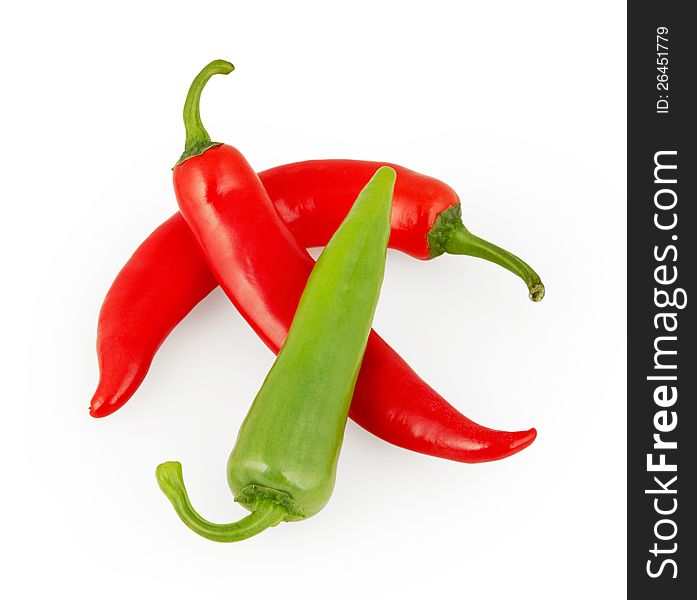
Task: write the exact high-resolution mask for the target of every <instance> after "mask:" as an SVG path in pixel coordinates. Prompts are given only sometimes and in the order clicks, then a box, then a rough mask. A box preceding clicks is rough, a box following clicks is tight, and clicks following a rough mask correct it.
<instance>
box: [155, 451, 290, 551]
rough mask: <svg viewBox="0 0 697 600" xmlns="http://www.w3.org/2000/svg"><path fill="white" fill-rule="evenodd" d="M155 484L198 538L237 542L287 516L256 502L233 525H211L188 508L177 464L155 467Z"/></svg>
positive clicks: (271, 505) (275, 506) (273, 504)
mask: <svg viewBox="0 0 697 600" xmlns="http://www.w3.org/2000/svg"><path fill="white" fill-rule="evenodd" d="M156 474H157V483H158V484H159V485H160V489H161V490H162V491H163V492H164V494H165V496H167V498H169V501H170V502H171V503H172V506H174V510H175V511H176V512H177V514H178V515H179V518H180V519H181V520H182V521H183V522H184V524H185V525H186V526H187V527H188V528H189V529H191V530H192V531H195V532H196V533H198V534H199V535H201V536H203V537H205V538H208V539H209V540H213V541H214V542H239V541H241V540H245V539H247V538H250V537H252V536H253V535H256V534H258V533H261V532H262V531H264V529H268V528H269V527H275V526H276V525H278V524H279V523H280V522H281V521H283V520H284V517H285V516H286V515H287V512H286V510H285V509H284V508H283V507H282V506H281V505H280V504H278V503H276V502H271V501H267V502H259V504H258V505H257V507H256V508H255V510H254V511H253V512H252V513H251V514H249V515H247V516H246V517H244V518H243V519H240V520H239V521H237V522H236V523H227V524H224V525H221V524H218V523H211V522H210V521H207V520H206V519H204V518H203V517H202V516H201V515H200V514H198V512H196V510H195V509H194V508H193V506H191V502H190V500H189V495H188V494H187V492H186V487H185V486H184V478H183V476H182V466H181V463H178V462H166V463H162V464H161V465H159V466H158V467H157V472H156Z"/></svg>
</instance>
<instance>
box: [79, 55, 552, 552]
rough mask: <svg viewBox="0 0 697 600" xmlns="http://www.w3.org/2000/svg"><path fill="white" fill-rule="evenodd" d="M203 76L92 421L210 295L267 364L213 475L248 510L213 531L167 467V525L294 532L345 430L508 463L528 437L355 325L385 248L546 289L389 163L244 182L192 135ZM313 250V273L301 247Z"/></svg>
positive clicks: (197, 126)
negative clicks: (248, 332) (355, 428)
mask: <svg viewBox="0 0 697 600" xmlns="http://www.w3.org/2000/svg"><path fill="white" fill-rule="evenodd" d="M232 70H233V66H232V65H231V64H230V63H228V62H226V61H222V60H217V61H213V62H211V63H210V64H208V65H207V66H206V67H205V68H204V69H203V70H202V71H201V72H200V73H199V75H198V76H197V77H196V78H195V79H194V81H193V83H192V85H191V88H190V89H189V93H188V96H187V99H186V103H185V106H184V124H185V127H186V144H185V150H184V153H183V154H182V156H181V158H180V159H179V161H178V162H177V164H176V165H175V167H174V189H175V193H176V196H177V201H178V204H179V210H180V212H179V213H177V214H175V215H174V216H172V217H171V218H170V219H168V220H167V221H166V222H165V223H163V224H162V225H161V226H160V227H158V228H157V229H156V230H155V231H154V232H153V233H152V234H151V235H150V236H149V237H148V238H147V239H146V240H145V241H144V242H143V244H142V245H141V246H140V247H139V248H138V249H137V250H136V251H135V253H134V254H133V256H132V257H131V258H130V259H129V261H128V262H127V263H126V265H125V266H124V267H123V269H122V270H121V272H120V273H119V274H118V276H117V277H116V279H115V281H114V283H113V284H112V286H111V288H110V290H109V292H108V293H107V296H106V298H105V300H104V304H103V306H102V309H101V312H100V315H99V326H98V334H97V354H98V358H99V369H100V380H99V385H98V387H97V390H96V392H95V394H94V396H93V398H92V402H91V407H90V414H91V415H92V416H94V417H104V416H107V415H109V414H111V413H113V412H114V411H116V410H118V409H119V408H120V407H122V406H123V405H124V404H125V403H126V402H127V401H128V400H129V398H130V397H131V396H132V395H133V394H134V393H135V391H136V390H137V389H138V386H139V385H140V384H141V382H142V381H143V379H144V378H145V375H146V374H147V372H148V369H149V368H150V365H151V363H152V360H153V357H154V355H155V353H156V352H157V350H158V348H159V347H160V345H161V344H162V343H163V342H164V340H165V338H166V337H167V336H168V335H169V333H170V332H171V331H172V329H173V328H174V327H175V326H176V325H177V324H178V323H179V322H180V321H181V320H182V319H183V318H184V317H185V316H186V315H187V314H188V313H189V312H190V311H191V310H192V309H193V307H194V306H195V305H196V304H197V303H198V302H200V301H201V300H202V299H203V298H204V297H205V296H206V295H207V294H208V293H210V292H211V291H212V290H213V289H214V288H215V287H216V285H220V286H221V287H222V289H223V291H224V292H225V294H226V295H227V296H228V298H229V299H230V301H231V302H232V303H233V304H234V306H235V307H236V308H237V310H238V311H239V312H240V313H241V314H242V316H243V317H244V318H245V319H246V320H247V322H248V323H249V324H250V326H251V327H252V328H253V329H254V331H255V332H256V333H257V335H259V337H260V338H261V339H262V340H263V341H264V342H265V343H266V345H267V346H268V347H269V348H270V349H271V350H272V351H274V352H275V353H277V354H278V356H277V358H276V361H275V363H274V365H273V367H272V368H271V371H270V372H269V374H268V376H267V378H266V380H265V381H264V384H263V386H262V388H261V390H260V391H259V393H258V395H257V397H256V399H255V400H254V403H253V405H252V407H251V409H250V411H249V413H248V415H247V418H246V419H245V421H244V423H243V425H242V428H241V430H240V433H239V436H238V439H237V443H236V445H235V448H234V450H233V452H232V454H231V456H230V460H229V463H228V481H229V484H230V487H231V489H232V490H233V492H234V493H235V500H236V501H238V502H240V503H241V504H242V505H243V506H245V507H246V508H248V509H249V510H250V511H251V514H250V515H249V516H247V517H245V518H244V519H242V520H241V521H239V522H237V523H233V524H229V525H216V524H213V523H210V522H208V521H206V520H204V519H203V518H202V517H200V516H199V515H198V513H196V511H195V510H194V509H193V508H192V507H191V504H190V503H189V500H188V497H187V494H186V490H185V488H184V484H183V480H182V474H181V465H180V464H179V463H175V462H168V463H164V464H162V465H160V466H159V467H158V469H157V479H158V482H159V484H160V487H161V489H162V490H163V491H164V493H165V494H166V495H167V496H168V497H169V499H170V500H171V502H172V504H173V505H174V507H175V510H176V511H177V513H178V514H179V516H180V518H181V519H182V520H183V521H184V522H185V523H186V524H187V525H188V526H189V527H190V528H191V529H193V530H194V531H196V532H197V533H199V534H200V535H203V536H204V537H207V538H209V539H212V540H216V541H225V542H229V541H237V540H241V539H245V538H247V537H249V536H251V535H254V534H256V533H258V532H260V531H262V530H263V529H266V528H267V527H271V526H274V525H276V524H278V523H280V522H281V521H284V520H285V521H292V520H299V519H304V518H307V517H309V516H312V515H313V514H315V513H316V512H317V511H319V510H320V509H321V508H322V506H324V504H326V502H327V501H328V499H329V496H330V495H331V490H332V488H333V482H334V477H335V472H336V464H337V460H338V456H339V450H340V447H341V442H342V439H343V432H344V428H345V424H346V419H347V417H348V416H350V417H351V418H352V419H353V420H354V421H356V422H357V423H358V424H360V425H361V426H363V427H364V428H365V429H367V430H368V431H370V432H371V433H373V434H375V435H377V436H378V437H380V438H382V439H384V440H386V441H388V442H391V443H393V444H396V445H398V446H401V447H403V448H407V449H410V450H414V451H416V452H421V453H424V454H430V455H433V456H438V457H441V458H448V459H451V460H456V461H461V462H470V463H474V462H483V461H490V460H497V459H501V458H505V457H507V456H510V455H512V454H515V453H516V452H519V451H520V450H522V449H523V448H525V447H527V446H529V445H530V444H531V443H532V442H533V440H534V439H535V436H536V432H535V430H534V429H530V430H528V431H517V432H508V431H498V430H494V429H489V428H486V427H483V426H481V425H479V424H477V423H475V422H473V421H471V420H470V419H468V418H467V417H465V416H464V415H462V414H460V413H459V412H458V411H457V410H456V409H455V408H453V407H452V406H451V405H450V404H449V403H448V402H447V401H446V400H445V399H444V398H442V397H441V396H440V395H439V394H438V393H437V392H435V391H434V390H433V389H432V388H431V387H430V386H429V385H428V384H426V383H425V382H424V381H423V380H422V379H421V378H420V377H419V376H418V375H417V374H416V373H415V372H414V371H413V370H412V369H411V368H410V367H409V366H408V365H407V364H406V362H405V361H404V360H403V359H402V358H401V357H400V356H399V355H398V354H397V353H396V352H395V351H394V350H393V349H392V348H391V347H390V346H389V345H388V344H387V343H386V342H385V341H384V340H383V339H382V338H380V337H379V336H378V335H377V334H376V333H375V332H374V331H372V330H371V329H370V326H371V323H372V319H373V315H374V312H375V307H376V305H377V300H378V296H379V291H380V286H381V283H382V278H383V273H384V268H385V255H386V248H387V247H388V246H389V247H390V248H394V249H398V250H401V251H403V252H405V253H407V254H409V255H411V256H413V257H415V258H419V259H423V260H427V259H431V258H434V257H436V256H439V255H441V254H443V253H446V252H447V253H450V254H463V255H469V256H476V257H480V258H484V259H486V260H489V261H491V262H494V263H496V264H499V265H501V266H503V267H504V268H506V269H508V270H509V271H511V272H512V273H514V274H516V275H518V276H519V277H520V278H521V279H522V280H523V281H524V282H525V284H526V285H527V288H528V292H529V297H530V299H531V300H533V301H535V302H537V301H539V300H541V299H542V297H543V296H544V286H543V285H542V282H541V281H540V278H539V277H538V275H537V274H536V273H535V271H534V270H533V269H532V268H531V267H530V266H529V265H527V264H526V263H525V262H523V261H522V260H520V259H519V258H518V257H516V256H514V255H513V254H511V253H510V252H507V251H506V250H504V249H502V248H499V247H498V246H495V245H494V244H492V243H490V242H487V241H486V240H483V239H482V238H479V237H477V236H475V235H473V234H472V233H470V232H469V231H468V230H467V229H466V228H465V227H464V225H463V224H462V221H461V207H460V201H459V199H458V197H457V195H456V193H455V192H454V191H453V190H452V188H450V187H449V186H447V185H446V184H444V183H442V182H440V181H438V180H437V179H433V178H431V177H427V176H425V175H421V174H419V173H415V172H414V171H411V170H409V169H406V168H404V167H400V166H398V165H394V164H391V163H373V162H367V161H352V160H321V161H307V162H302V163H294V164H289V165H284V166H280V167H276V168H274V169H270V170H268V171H264V172H262V173H259V174H257V173H256V172H255V171H254V170H253V169H252V167H251V166H250V165H249V163H247V161H246V160H245V158H244V157H243V156H242V154H241V153H240V152H239V151H238V150H236V149H235V148H233V147H231V146H228V145H224V144H220V143H217V142H212V141H211V138H210V136H209V135H208V133H207V132H206V130H205V128H204V127H203V124H202V122H201V118H200V113H199V102H200V97H201V92H202V90H203V88H204V86H205V84H206V83H207V81H208V80H209V79H210V78H211V77H212V76H213V75H214V74H228V73H230V72H231V71H232ZM323 245H326V247H325V249H324V251H323V252H322V255H321V256H320V258H319V260H318V261H317V264H315V263H314V261H313V259H312V258H311V257H310V255H309V254H308V253H307V251H306V248H308V247H313V246H323Z"/></svg>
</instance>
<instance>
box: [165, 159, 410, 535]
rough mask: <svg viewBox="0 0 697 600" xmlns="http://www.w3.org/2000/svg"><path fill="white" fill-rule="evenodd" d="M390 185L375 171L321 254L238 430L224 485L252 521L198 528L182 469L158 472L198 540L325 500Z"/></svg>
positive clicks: (378, 262) (381, 265)
mask: <svg viewBox="0 0 697 600" xmlns="http://www.w3.org/2000/svg"><path fill="white" fill-rule="evenodd" d="M395 178H396V174H395V171H394V170H393V169H391V168H390V167H381V168H380V169H378V171H377V172H376V173H375V175H374V176H373V178H372V179H371V180H370V181H369V182H368V184H367V185H366V186H365V188H364V189H363V190H362V191H361V193H360V195H359V196H358V198H357V200H356V202H355V204H354V206H353V208H352V209H351V211H350V212H349V214H348V215H347V217H346V219H345V220H344V222H343V223H342V224H341V226H340V227H339V229H338V230H337V231H336V233H335V234H334V236H333V237H332V239H331V240H330V241H329V243H328V244H327V246H326V248H325V250H324V252H322V255H321V256H320V258H319V260H318V261H317V264H316V266H315V267H314V269H313V271H312V274H311V276H310V278H309V280H308V282H307V286H306V288H305V291H304V292H303V295H302V298H301V300H300V303H299V305H298V308H297V311H296V314H295V317H294V319H293V323H292V325H291V328H290V331H289V333H288V337H287V339H286V342H285V344H284V346H283V348H282V349H281V351H280V353H279V354H278V357H277V358H276V361H275V362H274V364H273V367H272V368H271V370H270V371H269V374H268V375H267V377H266V380H265V381H264V384H263V385H262V387H261V389H260V391H259V393H258V394H257V396H256V398H255V400H254V403H253V404H252V407H251V408H250V410H249V413H248V414H247V417H246V419H245V421H244V423H243V424H242V427H241V429H240V432H239V435H238V438H237V442H236V444H235V447H234V449H233V451H232V453H231V454H230V458H229V460H228V483H229V485H230V489H231V490H232V491H233V493H234V494H235V500H236V501H237V502H239V503H240V504H242V505H243V506H245V507H246V508H247V509H249V510H250V511H252V514H251V515H249V516H248V517H246V518H245V519H243V520H242V521H240V522H238V523H232V524H229V525H216V524H213V523H210V522H208V521H205V520H204V519H202V518H201V517H200V516H199V515H198V513H196V512H195V511H194V509H193V508H192V507H191V504H190V503H189V500H188V497H187V496H186V490H185V488H184V484H183V480H182V475H181V465H179V463H164V464H163V465H160V466H159V467H158V472H157V475H158V482H159V483H160V487H161V488H162V490H163V491H164V492H165V494H167V496H168V497H169V498H170V500H171V501H172V504H173V505H174V507H175V509H176V510H177V512H178V514H179V516H180V517H181V518H182V520H183V521H184V522H185V523H186V524H187V525H188V526H189V527H191V528H192V529H193V530H194V531H196V532H197V533H200V534H201V535H204V536H205V537H208V538H210V539H214V540H216V541H237V540H239V539H244V538H245V537H249V536H250V535H254V534H255V533H258V532H259V531H261V530H262V529H265V528H266V527H269V526H273V525H276V524H277V523H278V522H280V521H282V520H286V521H293V520H300V519H305V518H308V517H311V516H312V515H314V514H316V513H317V512H318V511H319V510H320V509H321V508H322V507H323V506H324V505H325V504H326V503H327V501H328V500H329V497H330V496H331V493H332V490H333V488H334V480H335V477H336V468H337V462H338V459H339V452H340V449H341V444H342V441H343V437H344V429H345V426H346V419H347V417H348V410H349V406H350V403H351V397H352V395H353V389H354V386H355V383H356V378H357V376H358V371H359V369H360V366H361V361H362V358H363V353H364V351H365V347H366V343H367V340H368V334H369V332H370V327H371V324H372V320H373V316H374V314H375V308H376V306H377V301H378V297H379V294H380V287H381V285H382V279H383V275H384V270H385V255H386V249H387V242H388V239H389V235H390V213H391V203H392V202H391V201H392V192H393V188H394V183H395ZM238 526H240V527H238Z"/></svg>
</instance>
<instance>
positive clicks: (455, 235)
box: [428, 204, 545, 302]
mask: <svg viewBox="0 0 697 600" xmlns="http://www.w3.org/2000/svg"><path fill="white" fill-rule="evenodd" d="M428 244H429V248H430V249H431V256H438V255H439V254H443V253H444V252H447V253H448V254H462V255H466V256H475V257H477V258H483V259H485V260H488V261H490V262H493V263H496V264H497V265H500V266H502V267H503V268H504V269H508V270H509V271H510V272H511V273H513V274H514V275H517V276H518V277H520V278H521V279H522V280H523V281H524V282H525V285H527V286H528V295H529V297H530V300H532V301H533V302H539V301H540V300H542V298H544V295H545V286H544V285H543V284H542V281H541V280H540V276H539V275H538V274H537V273H535V271H534V269H533V268H532V267H531V266H530V265H529V264H528V263H526V262H525V261H523V260H521V259H520V258H518V257H517V256H516V255H515V254H511V253H510V252H508V250H504V249H503V248H501V247H499V246H497V245H496V244H492V243H491V242H487V241H486V240H485V239H482V238H480V237H478V236H476V235H474V234H473V233H471V232H470V231H469V230H468V229H467V228H466V227H465V226H464V225H463V223H462V208H461V206H460V205H459V204H456V205H455V206H452V207H450V208H448V209H447V210H444V211H443V212H442V213H440V214H439V215H438V218H437V219H436V222H435V223H434V225H433V228H432V229H431V231H430V232H429V234H428Z"/></svg>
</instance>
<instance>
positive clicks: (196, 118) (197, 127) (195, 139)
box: [177, 60, 235, 165]
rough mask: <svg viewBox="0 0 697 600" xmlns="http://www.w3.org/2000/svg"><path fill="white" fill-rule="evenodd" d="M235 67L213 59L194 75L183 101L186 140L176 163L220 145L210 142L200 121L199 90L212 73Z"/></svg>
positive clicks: (220, 73) (223, 73)
mask: <svg viewBox="0 0 697 600" xmlns="http://www.w3.org/2000/svg"><path fill="white" fill-rule="evenodd" d="M234 69H235V67H234V66H233V65H232V63H229V62H228V61H226V60H214V61H213V62H211V63H209V64H207V65H206V66H205V68H204V69H202V70H201V72H200V73H199V74H198V75H197V76H196V78H195V79H194V80H193V82H192V83H191V86H190V87H189V93H188V94H187V96H186V102H185V103H184V127H185V128H186V142H185V143H184V152H183V154H182V155H181V156H180V157H179V160H178V161H177V164H178V165H179V164H181V163H183V162H184V161H185V160H186V159H187V158H191V157H192V156H199V155H200V154H203V153H204V152H205V151H206V150H208V148H212V147H213V146H220V144H221V143H220V142H212V141H211V136H210V135H208V132H207V131H206V128H205V127H204V126H203V122H202V121H201V111H200V104H201V92H202V91H203V88H204V87H205V86H206V83H208V80H209V79H210V78H211V77H213V75H227V74H228V73H231V72H232V71H234Z"/></svg>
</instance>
